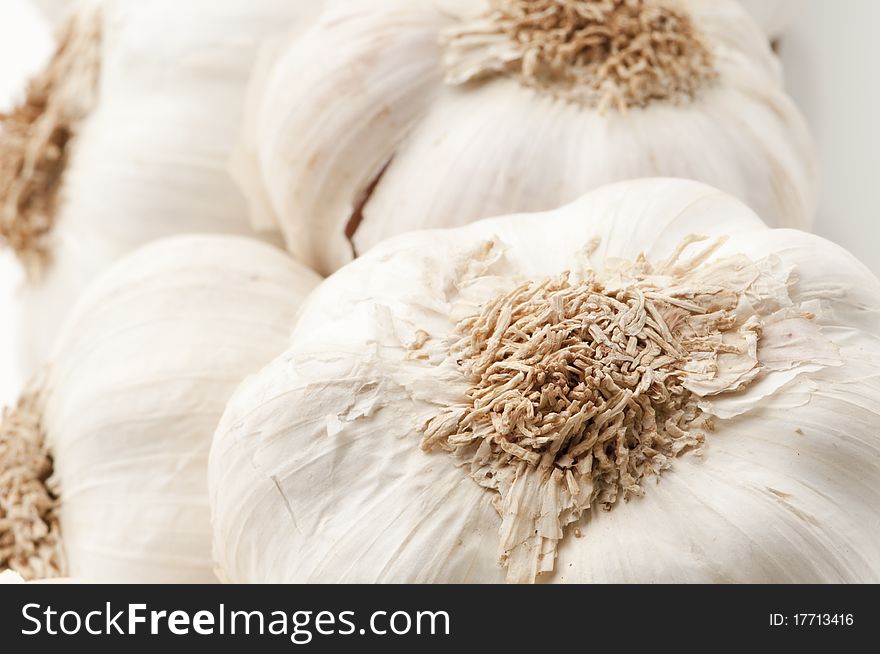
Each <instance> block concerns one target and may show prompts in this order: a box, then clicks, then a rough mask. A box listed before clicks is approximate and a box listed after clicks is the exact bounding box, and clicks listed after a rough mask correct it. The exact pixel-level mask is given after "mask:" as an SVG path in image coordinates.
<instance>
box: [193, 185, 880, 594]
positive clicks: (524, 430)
mask: <svg viewBox="0 0 880 654" xmlns="http://www.w3.org/2000/svg"><path fill="white" fill-rule="evenodd" d="M694 234H697V235H701V236H702V238H696V237H694V236H693V235H694ZM878 371H880V281H878V280H877V279H876V278H875V277H874V276H873V275H872V274H871V273H870V272H869V271H868V270H867V269H866V268H865V267H864V266H862V265H861V264H860V263H859V262H857V261H856V260H855V259H854V258H853V257H852V256H851V255H850V254H848V253H847V252H845V251H844V250H842V249H841V248H840V247H838V246H835V245H833V244H831V243H830V242H828V241H825V240H823V239H821V238H818V237H815V236H812V235H808V234H806V233H803V232H800V231H795V230H788V229H769V228H768V227H767V226H766V225H765V224H764V223H762V222H761V220H760V219H759V218H758V217H757V216H756V215H755V214H754V213H753V212H751V211H750V210H749V209H748V208H747V207H746V206H744V205H743V204H741V203H740V202H739V201H738V200H735V199H734V198H732V197H730V196H728V195H726V194H724V193H722V192H720V191H717V190H715V189H712V188H710V187H707V186H704V185H701V184H698V183H696V182H690V181H683V180H667V179H654V180H642V181H634V182H625V183H620V184H616V185H612V186H608V187H605V188H603V189H601V190H598V191H596V192H594V193H592V194H589V195H587V196H585V197H584V198H582V199H580V200H578V201H577V202H575V203H574V204H571V205H568V206H566V207H564V208H562V209H559V210H555V211H551V212H548V213H540V214H535V215H518V216H513V217H505V218H498V219H491V220H484V221H481V222H477V223H474V224H472V225H469V226H465V227H462V228H458V229H453V230H431V231H425V232H420V233H412V234H407V235H402V236H399V237H396V238H394V239H390V240H388V241H386V242H385V243H383V244H381V245H379V246H377V247H376V248H374V249H373V250H372V251H370V252H369V253H367V254H365V255H363V256H362V257H360V258H359V259H358V260H356V261H355V262H353V263H351V264H349V265H348V266H346V267H344V268H342V269H341V270H340V271H338V272H337V273H336V274H334V275H333V276H331V277H330V278H329V279H327V280H326V281H325V282H324V283H323V284H322V285H321V286H320V287H319V288H318V290H316V292H315V293H314V294H313V295H312V297H311V298H310V300H309V301H308V302H307V304H306V305H305V306H304V308H303V313H302V315H301V318H300V320H299V321H298V323H297V327H296V328H295V330H294V332H293V335H292V339H291V345H290V347H289V348H288V350H287V351H286V352H285V353H284V354H283V355H281V356H280V357H278V358H276V359H275V361H274V362H272V363H271V364H269V365H268V366H267V367H265V368H264V369H263V371H262V372H260V373H259V374H258V375H256V376H254V377H253V378H251V379H250V380H248V381H247V382H246V383H245V384H244V385H243V386H242V387H240V388H239V390H238V391H237V392H236V393H235V395H234V396H233V398H232V399H231V400H230V403H229V406H228V408H227V410H226V413H225V414H224V417H223V419H222V421H221V423H220V426H219V428H218V431H217V435H216V437H215V440H214V444H213V446H212V450H211V456H210V460H209V482H210V499H211V505H212V512H213V524H214V538H215V544H214V548H215V556H216V560H217V563H218V565H219V568H220V571H221V574H222V575H223V576H224V577H225V578H226V579H228V580H230V581H234V582H367V583H372V582H501V581H505V580H507V581H513V582H528V581H538V582H543V581H547V582H559V583H562V582H761V583H764V582H868V581H878V580H880V572H878V571H880V523H878V521H877V508H876V507H877V506H878V505H880V436H878V433H877V424H878V421H880V373H878ZM604 509H609V510H604Z"/></svg>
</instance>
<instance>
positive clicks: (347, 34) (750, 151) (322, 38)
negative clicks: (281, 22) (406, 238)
mask: <svg viewBox="0 0 880 654" xmlns="http://www.w3.org/2000/svg"><path fill="white" fill-rule="evenodd" d="M274 52H275V53H276V56H275V60H274V63H272V64H271V65H269V64H267V65H265V66H263V67H261V69H260V70H259V71H258V73H257V74H256V79H255V81H254V83H253V85H252V89H251V92H252V97H251V100H250V101H249V105H248V106H249V111H248V116H247V117H246V126H245V130H244V138H243V144H242V147H241V148H240V151H239V153H238V156H237V159H236V168H235V169H236V171H237V176H238V178H239V180H240V181H241V183H242V186H243V188H245V189H246V190H247V191H248V194H249V197H250V198H251V205H252V211H253V213H254V215H255V224H256V225H257V226H258V227H262V228H277V227H280V229H281V231H282V232H283V234H284V236H285V240H286V242H287V246H288V248H289V249H290V250H291V251H292V252H293V253H294V254H296V255H297V256H298V257H299V258H300V259H302V260H303V261H305V262H306V263H308V264H309V265H311V266H312V267H314V268H315V269H316V270H318V271H319V272H321V273H323V274H326V273H330V272H333V271H334V270H336V269H337V268H339V267H340V266H342V265H344V264H345V263H347V262H348V261H350V260H352V258H353V257H355V256H356V255H357V254H359V253H363V252H365V251H367V250H369V249H370V248H371V247H373V246H374V245H375V244H376V243H378V242H380V241H381V240H382V239H384V238H386V237H388V236H393V235H396V234H400V233H402V232H406V231H410V230H413V229H420V228H432V227H454V226H459V225H464V224H466V223H469V222H471V221H473V220H476V219H479V218H484V217H486V216H488V215H500V214H504V213H510V212H515V211H539V210H546V209H550V208H553V207H557V206H559V205H561V204H564V203H566V202H570V201H572V200H574V199H575V198H577V197H579V196H580V195H581V194H583V193H584V192H586V191H589V190H591V189H593V188H596V187H598V186H600V185H602V184H605V183H609V182H614V181H619V180H623V179H629V178H634V177H648V176H674V177H684V178H693V179H696V180H699V181H703V182H706V183H710V184H712V185H714V186H717V187H719V188H722V189H724V190H726V191H728V192H730V193H732V194H734V195H736V196H737V197H740V198H741V199H743V200H745V201H746V202H747V203H748V204H749V205H750V206H751V207H752V208H753V209H755V210H756V211H757V212H758V213H759V214H760V215H761V216H763V217H764V218H765V219H766V220H767V221H769V222H770V223H771V224H773V225H775V226H799V227H804V226H808V225H809V224H810V222H811V220H812V215H813V210H814V187H815V164H814V153H813V148H812V142H811V139H810V136H809V134H808V131H807V128H806V126H805V123H804V120H803V118H802V117H801V115H800V114H799V112H798V111H797V109H796V108H795V106H794V105H793V103H792V102H791V101H790V99H789V98H788V97H787V96H786V95H785V93H784V91H783V89H782V86H781V81H780V74H779V64H778V61H777V60H776V58H775V57H774V56H773V54H772V52H771V50H770V47H769V44H768V42H767V38H766V36H765V35H764V34H762V33H761V32H760V31H759V30H758V29H757V28H756V27H755V23H754V21H752V20H751V19H750V18H749V17H748V16H747V15H746V14H745V13H744V10H743V9H742V7H740V6H739V5H738V4H737V3H736V2H734V1H732V0H720V1H718V2H705V1H704V0H639V1H624V0H584V1H583V2H566V1H564V0H489V1H488V2H484V1H482V0H376V1H370V0H367V1H359V2H354V3H345V2H342V3H335V4H333V5H329V6H328V8H327V10H326V12H325V13H324V14H323V15H322V16H321V17H320V18H319V19H318V20H317V21H316V22H315V23H313V24H311V26H310V27H309V28H308V29H306V30H305V31H303V32H301V33H299V34H298V35H296V36H295V37H293V38H291V39H290V40H289V41H288V43H287V44H286V45H281V46H277V47H276V48H275V50H274Z"/></svg>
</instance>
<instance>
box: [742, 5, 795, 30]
mask: <svg viewBox="0 0 880 654" xmlns="http://www.w3.org/2000/svg"><path fill="white" fill-rule="evenodd" d="M801 1H802V0H739V2H740V4H741V5H743V7H745V8H746V11H748V12H749V14H750V15H751V16H752V18H754V19H755V21H756V22H757V23H758V25H760V26H761V29H763V30H764V32H765V33H766V34H767V36H769V37H770V38H771V39H776V38H779V37H780V36H782V32H783V31H784V30H785V28H786V27H788V25H789V24H790V23H791V21H792V19H793V18H794V16H795V15H796V14H797V11H798V4H799V3H800V2H801Z"/></svg>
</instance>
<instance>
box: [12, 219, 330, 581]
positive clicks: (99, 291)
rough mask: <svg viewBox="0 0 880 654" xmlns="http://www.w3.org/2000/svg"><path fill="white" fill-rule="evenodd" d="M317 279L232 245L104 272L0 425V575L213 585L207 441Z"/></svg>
mask: <svg viewBox="0 0 880 654" xmlns="http://www.w3.org/2000/svg"><path fill="white" fill-rule="evenodd" d="M318 281H319V278H318V277H317V275H315V274H314V273H312V272H311V271H309V270H307V269H306V268H304V267H303V266H300V265H299V264H296V263H294V262H293V261H292V260H290V259H289V257H288V256H287V255H286V254H284V253H283V252H281V251H279V250H278V249H276V248H274V247H272V246H269V245H266V244H263V243H260V242H258V241H251V240H249V239H244V238H241V237H233V236H189V237H175V238H172V239H167V240H162V241H159V242H157V243H154V244H151V245H148V246H145V247H144V248H142V249H140V250H138V251H137V252H136V253H134V254H131V255H130V256H128V257H126V258H124V259H123V260H121V261H119V262H118V263H117V264H115V265H114V266H112V267H111V268H110V269H109V270H108V271H107V272H106V273H105V274H104V275H102V276H101V277H100V278H99V279H98V280H97V281H96V282H95V283H94V284H93V285H92V286H91V287H90V288H89V290H88V291H87V292H86V293H85V294H84V295H83V297H82V298H81V300H80V302H79V303H78V304H77V305H76V308H75V309H74V310H73V312H72V313H71V316H70V320H69V321H68V322H67V323H66V326H65V328H64V331H63V332H62V333H61V335H60V338H59V340H58V342H57V344H56V348H55V350H54V355H53V356H52V360H51V362H50V364H49V365H48V369H47V371H46V372H45V373H44V375H42V376H41V378H40V379H39V380H38V381H37V382H35V383H34V384H33V387H32V389H31V391H30V392H29V393H27V394H26V395H25V396H24V397H23V398H22V400H21V402H20V403H19V405H18V406H17V407H15V408H14V409H12V410H9V411H7V412H6V415H5V416H4V420H3V423H2V426H0V569H3V568H7V567H9V568H12V569H14V570H16V571H17V572H19V573H21V574H22V575H24V576H25V577H27V578H42V577H52V576H59V575H65V574H69V575H72V576H74V577H78V578H84V579H89V580H94V581H97V582H209V581H211V580H214V579H215V578H214V575H213V566H212V562H211V545H210V543H211V528H210V523H209V517H210V515H209V508H208V500H207V480H206V466H207V456H208V448H209V444H210V441H211V437H212V435H213V433H214V429H215V427H216V425H217V422H218V420H219V418H220V415H221V413H222V411H223V407H224V405H225V402H226V400H227V399H228V397H229V396H230V395H231V393H232V391H233V390H234V388H235V387H236V386H237V385H238V383H239V382H240V381H241V380H242V379H243V378H244V377H245V376H246V375H248V374H250V373H252V372H255V371H257V370H259V368H260V367H261V366H262V365H263V364H264V363H266V362H267V361H269V360H270V359H271V358H272V357H273V356H274V355H276V354H278V353H279V352H281V351H282V350H283V349H284V347H285V345H286V343H287V335H288V334H289V332H290V328H291V326H292V325H293V322H294V317H295V314H296V312H297V310H298V307H299V304H300V302H301V300H302V299H303V298H304V297H305V295H306V294H307V293H308V292H309V291H310V290H311V289H312V287H313V286H315V285H316V284H317V283H318ZM53 467H54V470H53ZM50 473H51V477H50Z"/></svg>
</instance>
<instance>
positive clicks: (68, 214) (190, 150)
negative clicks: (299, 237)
mask: <svg viewBox="0 0 880 654" xmlns="http://www.w3.org/2000/svg"><path fill="white" fill-rule="evenodd" d="M78 6H79V11H78V12H77V13H76V14H75V15H74V16H73V18H72V19H71V22H70V23H69V24H68V25H67V26H66V27H65V28H63V29H62V31H61V33H60V44H59V50H58V53H57V55H56V56H55V58H54V60H53V61H52V63H50V65H49V67H48V68H47V70H46V71H45V72H44V73H43V74H42V75H41V76H39V77H38V78H37V79H35V80H34V82H33V83H32V85H31V90H30V93H29V96H28V99H27V101H26V102H25V103H24V105H23V106H22V107H20V108H19V109H18V110H17V111H16V112H13V113H11V114H10V115H8V116H5V117H0V123H2V127H0V243H3V242H4V241H5V242H6V244H7V245H9V246H10V247H12V248H13V249H15V251H16V252H17V253H18V254H19V256H20V258H21V259H22V261H23V262H24V264H25V265H26V267H27V268H28V270H29V272H30V273H31V274H30V277H31V279H32V281H31V283H30V284H29V285H28V286H27V287H26V288H25V289H23V291H22V304H23V315H24V323H23V324H22V326H21V329H20V331H21V332H22V334H23V335H24V336H26V338H23V344H22V348H21V349H22V359H23V361H22V364H23V367H24V368H25V372H28V373H30V372H33V371H34V370H35V369H36V368H37V366H38V365H39V364H40V363H41V362H42V361H44V360H45V357H46V355H47V353H48V350H49V348H50V347H51V343H52V341H53V340H54V337H55V335H56V329H57V325H58V324H60V323H61V322H62V318H63V316H64V315H65V314H66V311H67V310H68V309H69V307H70V306H71V303H72V302H73V301H74V300H75V299H76V297H77V296H78V295H79V293H80V292H81V291H82V289H83V288H84V287H85V285H86V284H87V283H88V282H89V281H90V280H92V279H94V277H95V276H96V275H97V274H98V273H100V272H101V271H102V270H103V269H105V268H106V267H107V266H108V265H109V264H110V263H112V262H113V261H115V260H116V259H118V258H119V257H120V256H122V255H124V254H126V253H127V252H129V251H131V250H132V249H134V248H136V247H138V246H140V245H142V244H144V243H147V242H149V241H151V240H154V239H157V238H162V237H165V236H169V235H174V234H180V233H202V232H208V233H230V234H241V235H247V234H252V229H251V228H250V224H249V221H248V218H247V205H246V202H245V200H244V198H243V196H242V195H241V193H240V192H239V191H238V190H237V188H236V187H235V185H234V183H233V182H232V179H231V177H230V175H229V173H228V171H227V163H228V159H229V157H230V153H231V150H232V148H233V145H234V143H235V141H236V138H237V134H238V130H239V125H240V123H241V120H242V113H243V104H244V95H245V89H246V86H247V83H248V79H249V76H250V71H251V68H252V66H253V65H254V62H255V61H256V58H257V55H258V52H259V49H260V47H261V43H262V41H263V39H264V38H266V37H268V36H271V35H273V34H276V33H279V32H284V31H286V30H287V29H288V26H291V25H294V24H296V23H297V21H298V20H300V19H305V17H307V16H308V15H309V14H310V13H312V12H314V11H316V10H317V7H319V6H320V3H319V2H314V3H291V2H289V0H254V1H251V2H244V3H243V2H240V1H239V0H188V1H187V2H183V3H181V2H176V1H173V0H150V2H143V1H142V0H105V1H103V2H95V1H94V0H92V1H90V2H85V3H83V4H81V5H78Z"/></svg>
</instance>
